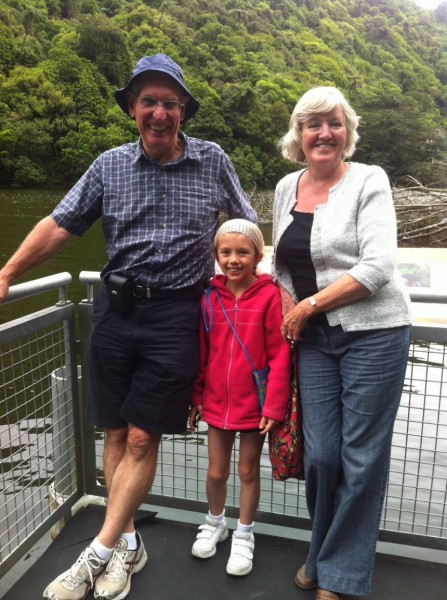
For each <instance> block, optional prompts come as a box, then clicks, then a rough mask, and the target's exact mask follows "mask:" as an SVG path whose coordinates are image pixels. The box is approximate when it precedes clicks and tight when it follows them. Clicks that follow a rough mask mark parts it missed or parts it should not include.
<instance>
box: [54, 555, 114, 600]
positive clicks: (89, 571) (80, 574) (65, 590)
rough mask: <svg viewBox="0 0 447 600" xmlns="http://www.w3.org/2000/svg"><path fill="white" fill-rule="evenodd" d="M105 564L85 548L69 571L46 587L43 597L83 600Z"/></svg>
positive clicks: (59, 599)
mask: <svg viewBox="0 0 447 600" xmlns="http://www.w3.org/2000/svg"><path fill="white" fill-rule="evenodd" d="M106 564H107V561H106V560H101V559H100V558H99V557H98V555H97V554H96V552H95V551H94V550H93V548H91V547H90V546H87V548H86V549H85V550H84V551H83V552H82V553H81V555H80V556H79V558H78V560H77V561H76V562H75V564H74V565H73V566H72V567H71V569H68V571H65V572H64V573H62V575H59V577H56V579H55V580H54V581H52V582H51V583H50V585H49V586H47V588H46V589H45V591H44V593H43V597H44V598H47V599H48V600H83V599H84V598H85V597H86V596H87V594H88V592H89V590H90V589H91V588H92V587H93V586H94V585H95V580H96V579H97V578H98V577H99V575H100V574H101V573H102V572H103V571H104V569H105V567H106Z"/></svg>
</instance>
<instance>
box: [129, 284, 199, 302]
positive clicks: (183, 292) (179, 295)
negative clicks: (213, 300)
mask: <svg viewBox="0 0 447 600" xmlns="http://www.w3.org/2000/svg"><path fill="white" fill-rule="evenodd" d="M202 294H203V286H201V285H199V284H196V285H191V286H189V287H185V288H181V289H179V290H160V289H157V288H150V287H147V286H145V285H141V284H139V283H134V284H133V295H134V297H135V298H141V299H143V300H150V299H151V298H166V299H173V300H175V299H179V300H193V299H194V298H199V297H200V296H201V295H202Z"/></svg>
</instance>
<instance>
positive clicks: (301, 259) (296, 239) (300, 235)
mask: <svg viewBox="0 0 447 600" xmlns="http://www.w3.org/2000/svg"><path fill="white" fill-rule="evenodd" d="M291 215H292V216H293V221H292V223H290V225H289V227H287V229H286V230H285V231H284V233H283V235H282V236H281V239H280V240H279V244H278V248H277V250H276V254H277V256H278V258H279V259H280V260H281V262H283V263H284V264H285V265H286V266H287V268H288V269H289V271H290V275H291V276H292V283H293V287H294V289H295V293H296V295H297V296H298V298H299V299H300V300H302V299H304V298H308V297H309V296H313V295H314V294H316V293H317V292H318V287H317V275H316V273H315V268H314V265H313V262H312V258H311V256H310V232H311V229H312V224H313V222H314V215H313V213H305V212H298V211H295V210H293V211H291ZM311 319H312V323H314V324H315V325H327V324H328V322H327V318H326V315H325V313H323V312H321V313H317V314H316V315H314V316H313V317H311Z"/></svg>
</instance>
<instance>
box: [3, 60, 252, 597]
mask: <svg viewBox="0 0 447 600" xmlns="http://www.w3.org/2000/svg"><path fill="white" fill-rule="evenodd" d="M115 98H116V101H117V103H118V104H119V106H120V107H121V108H122V110H123V111H124V112H125V113H127V114H128V115H129V116H130V117H131V118H133V119H135V122H136V125H137V128H138V132H139V134H140V138H139V140H138V141H137V142H135V143H130V144H125V145H123V146H121V147H119V148H114V149H112V150H109V151H107V152H104V153H103V154H102V155H101V156H99V157H98V158H97V159H96V160H95V161H94V162H93V164H92V165H91V166H90V168H89V169H88V170H87V172H86V173H85V174H84V175H83V177H82V178H81V179H80V180H79V181H78V182H77V183H76V184H75V186H74V187H73V188H72V189H71V190H70V191H69V192H68V194H67V195H66V196H65V198H63V199H62V201H61V202H60V204H59V205H58V206H57V207H56V208H55V210H54V211H53V213H52V215H51V216H48V217H46V218H44V219H43V220H42V221H40V223H38V224H37V225H36V227H35V229H34V230H33V231H32V232H31V233H30V234H29V235H28V237H27V238H26V239H25V241H24V242H23V243H22V245H21V246H20V247H19V249H18V250H17V252H16V253H15V254H14V255H13V257H12V258H11V259H10V260H9V261H8V263H7V264H6V265H5V267H4V268H3V269H2V270H1V271H0V300H2V299H3V298H4V297H5V296H6V294H7V291H8V287H9V285H10V284H11V283H12V282H13V281H14V280H15V279H17V278H18V277H19V276H20V275H22V274H23V273H25V272H26V271H28V270H29V269H31V268H32V267H34V266H35V265H37V264H40V263H41V262H43V261H44V260H46V259H47V258H49V257H50V256H51V255H52V254H53V253H54V252H56V251H57V250H58V249H59V248H61V246H62V245H63V244H64V243H65V242H66V241H67V240H68V239H69V238H70V236H71V235H82V234H83V233H84V231H86V230H87V229H88V228H89V227H90V226H91V225H92V223H93V222H94V221H95V220H96V219H98V218H100V217H101V218H102V221H103V230H104V235H105V241H106V246H107V252H108V262H107V264H106V266H105V267H104V269H103V271H102V274H101V276H102V280H103V282H104V286H103V287H102V288H101V289H100V290H99V292H98V294H97V296H96V298H95V302H94V325H93V329H92V334H91V339H90V348H89V350H90V359H89V363H90V372H89V395H88V402H87V412H88V417H89V419H90V420H91V421H92V422H93V423H94V424H95V425H96V426H98V427H101V428H104V429H105V430H106V432H107V435H106V442H105V449H104V473H105V479H106V485H107V490H108V504H107V510H106V515H105V520H104V522H103V526H102V528H101V530H100V531H99V533H98V534H97V536H96V537H95V538H94V540H93V541H92V543H91V544H90V545H89V546H88V547H87V548H86V549H85V550H84V551H83V552H82V553H81V555H80V556H79V558H78V560H77V561H76V563H75V564H74V565H73V566H72V567H71V568H70V569H69V570H67V571H65V572H64V573H62V574H61V575H59V577H57V578H56V579H55V580H54V581H53V582H52V583H50V585H48V587H47V588H46V590H45V591H44V594H43V597H44V598H47V599H49V600H81V599H82V598H85V596H86V595H87V593H88V591H89V589H90V588H94V596H95V598H105V599H112V598H113V599H114V600H120V599H121V598H125V597H126V596H127V594H128V593H129V591H130V583H131V576H132V574H133V573H138V572H139V571H140V570H141V569H142V568H143V566H144V564H145V563H146V560H147V555H146V552H145V549H144V546H143V543H142V540H141V537H140V535H139V534H138V533H137V532H136V531H135V529H134V524H133V515H134V512H135V511H136V509H137V508H138V507H139V505H140V503H141V502H142V500H143V498H144V497H145V496H146V494H147V493H148V491H149V490H150V488H151V485H152V482H153V478H154V475H155V470H156V466H157V453H158V446H159V443H160V439H161V436H162V434H164V433H171V434H174V433H181V432H183V431H184V430H185V428H186V422H187V412H188V407H189V399H190V392H191V388H192V385H193V383H194V379H195V376H196V371H197V366H198V323H199V311H200V297H201V293H202V291H203V288H204V284H205V283H206V282H207V281H208V279H209V277H210V276H211V275H212V273H213V266H214V262H213V258H212V254H211V247H212V240H213V236H214V233H215V230H216V228H217V219H218V215H219V212H221V211H223V212H225V213H226V214H227V215H228V216H229V217H230V218H244V219H249V220H250V221H254V220H255V218H256V214H255V212H254V211H253V209H252V208H251V206H250V204H249V202H248V200H247V198H246V196H245V194H244V192H243V190H242V189H241V186H240V183H239V180H238V177H237V175H236V173H235V171H234V168H233V166H232V164H231V162H230V160H229V158H228V157H227V155H226V154H225V153H224V152H223V151H222V149H221V148H220V147H219V146H218V145H216V144H214V143H211V142H206V141H202V140H198V139H194V138H189V137H187V136H186V135H185V134H183V133H182V132H180V126H181V123H182V121H185V120H186V119H188V118H190V117H192V116H194V114H195V113H196V112H197V110H198V108H199V103H198V102H197V100H196V99H195V98H194V97H193V96H192V95H191V94H190V92H189V91H188V90H187V88H186V87H185V83H184V79H183V73H182V70H181V69H180V67H179V66H178V65H177V64H176V63H175V62H174V61H173V60H171V59H170V58H169V57H168V56H166V55H164V54H156V55H154V56H148V57H144V58H142V59H141V60H140V61H139V62H138V63H137V65H136V67H135V69H134V72H133V76H132V78H131V79H130V81H129V83H128V84H127V86H126V87H124V88H122V89H120V90H117V91H116V93H115Z"/></svg>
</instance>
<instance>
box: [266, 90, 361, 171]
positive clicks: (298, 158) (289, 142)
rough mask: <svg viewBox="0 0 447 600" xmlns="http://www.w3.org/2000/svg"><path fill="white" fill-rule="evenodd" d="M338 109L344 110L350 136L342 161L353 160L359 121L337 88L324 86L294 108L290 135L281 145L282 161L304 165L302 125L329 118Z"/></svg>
mask: <svg viewBox="0 0 447 600" xmlns="http://www.w3.org/2000/svg"><path fill="white" fill-rule="evenodd" d="M337 107H340V108H341V110H342V112H343V115H344V117H345V126H346V133H347V135H346V147H345V149H344V151H343V158H349V157H350V156H352V155H353V154H354V152H355V146H356V143H357V141H358V139H359V134H358V133H357V127H358V125H359V121H360V117H359V116H358V115H357V114H356V113H355V111H354V109H353V108H352V107H351V106H350V105H349V103H348V101H347V100H346V98H345V97H344V96H343V94H342V93H341V92H340V91H339V90H338V89H337V88H335V87H328V86H321V87H316V88H312V89H311V90H308V91H307V92H306V93H305V94H303V96H301V98H300V99H299V100H298V102H297V104H296V105H295V108H294V109H293V112H292V115H291V117H290V123H289V131H288V132H287V133H286V134H285V135H284V136H283V137H282V138H281V139H280V141H279V143H278V146H279V148H280V150H281V154H282V155H283V157H284V158H287V159H288V160H291V161H293V162H305V160H306V157H305V156H304V152H303V148H302V140H301V127H302V125H303V123H305V122H306V121H307V119H310V118H311V117H312V116H314V115H318V114H327V113H329V112H331V111H332V110H334V108H337Z"/></svg>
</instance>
